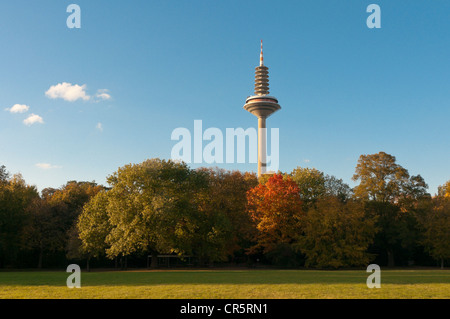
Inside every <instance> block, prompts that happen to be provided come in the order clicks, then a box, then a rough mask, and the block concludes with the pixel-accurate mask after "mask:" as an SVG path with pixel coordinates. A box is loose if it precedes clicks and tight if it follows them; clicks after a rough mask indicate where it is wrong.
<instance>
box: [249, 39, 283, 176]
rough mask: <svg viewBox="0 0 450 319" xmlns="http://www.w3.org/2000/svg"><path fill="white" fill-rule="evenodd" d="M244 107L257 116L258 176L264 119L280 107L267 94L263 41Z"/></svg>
mask: <svg viewBox="0 0 450 319" xmlns="http://www.w3.org/2000/svg"><path fill="white" fill-rule="evenodd" d="M244 109H245V110H246V111H248V112H250V113H252V114H253V115H255V116H256V117H257V118H258V177H260V176H261V175H262V174H264V173H266V166H267V162H266V156H267V150H266V147H267V134H266V119H267V118H268V117H269V116H270V115H272V114H273V113H274V112H276V111H278V110H279V109H281V106H280V105H278V100H277V99H276V98H275V97H273V96H270V95H269V68H268V67H267V66H265V65H264V57H263V43H262V40H261V54H260V56H259V66H257V67H256V68H255V95H253V96H249V97H248V98H247V100H246V101H245V105H244Z"/></svg>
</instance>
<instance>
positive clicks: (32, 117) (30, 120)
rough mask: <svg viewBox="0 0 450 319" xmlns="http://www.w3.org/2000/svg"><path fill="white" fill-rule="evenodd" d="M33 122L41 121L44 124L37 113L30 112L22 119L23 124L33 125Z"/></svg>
mask: <svg viewBox="0 0 450 319" xmlns="http://www.w3.org/2000/svg"><path fill="white" fill-rule="evenodd" d="M34 123H41V124H44V120H43V119H42V117H40V116H39V115H36V114H33V113H31V115H30V116H28V117H27V118H26V119H25V120H23V124H25V125H28V126H30V125H33V124H34Z"/></svg>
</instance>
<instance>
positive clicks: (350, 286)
mask: <svg viewBox="0 0 450 319" xmlns="http://www.w3.org/2000/svg"><path fill="white" fill-rule="evenodd" d="M368 275H370V274H369V273H366V272H365V271H364V270H351V271H347V270H340V271H314V270H162V271H102V272H95V271H92V272H89V273H88V272H83V271H82V273H81V288H80V289H76V288H73V289H69V288H67V287H66V279H67V277H68V276H69V274H68V273H66V272H64V271H51V272H25V271H16V272H11V271H5V272H0V299H1V298H14V299H15V298H33V299H35V298H39V299H40V298H56V299H59V298H77V299H78V298H89V299H92V298H103V299H107V298H162V299H177V298H183V299H195V298H206V299H209V298H239V299H241V298H242V299H251V298H264V299H276V298H290V299H291V298H293V299H300V298H389V299H391V298H445V299H449V298H450V271H449V270H383V269H382V270H381V288H380V289H376V288H373V289H369V288H367V286H366V280H367V277H368Z"/></svg>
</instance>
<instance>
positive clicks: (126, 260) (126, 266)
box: [125, 256, 128, 270]
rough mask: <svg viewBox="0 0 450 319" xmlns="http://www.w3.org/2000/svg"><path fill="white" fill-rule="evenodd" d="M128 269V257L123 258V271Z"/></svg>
mask: <svg viewBox="0 0 450 319" xmlns="http://www.w3.org/2000/svg"><path fill="white" fill-rule="evenodd" d="M127 268H128V256H125V270H127Z"/></svg>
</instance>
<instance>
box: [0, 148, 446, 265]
mask: <svg viewBox="0 0 450 319" xmlns="http://www.w3.org/2000/svg"><path fill="white" fill-rule="evenodd" d="M352 179H353V180H354V181H355V182H359V184H358V185H357V186H356V187H354V188H353V189H352V188H351V187H350V186H349V185H347V184H346V183H344V182H343V181H342V179H338V178H336V177H335V176H329V175H326V174H325V173H323V172H321V171H319V170H317V169H314V168H302V167H297V168H296V169H294V170H293V171H292V172H290V173H283V172H278V173H276V174H271V175H263V176H262V177H261V178H259V179H258V178H257V176H256V175H255V174H253V173H248V172H240V171H226V170H223V169H218V168H198V169H191V168H189V167H188V166H187V164H185V163H182V162H175V161H172V160H161V159H157V158H154V159H150V160H146V161H144V162H142V163H139V164H129V165H125V166H123V167H120V168H119V169H118V170H117V171H116V172H114V173H113V174H111V175H110V176H108V178H107V183H108V185H109V187H105V186H102V185H97V184H96V183H95V182H79V181H69V182H67V183H66V185H64V186H62V187H61V188H59V189H54V188H46V189H44V190H43V191H42V192H41V194H39V193H38V192H37V190H36V187H35V186H30V185H27V184H26V182H25V181H24V180H23V178H22V177H21V176H20V175H19V174H16V175H14V176H10V174H9V173H8V172H7V171H6V168H5V167H4V166H0V267H2V268H5V267H30V265H36V266H37V267H38V268H42V267H43V266H44V265H45V266H46V267H49V266H52V265H60V264H61V263H63V262H65V261H67V260H78V261H82V260H85V261H86V265H87V268H88V269H89V267H90V266H89V265H90V261H91V260H93V259H95V260H115V261H116V262H117V261H118V260H119V261H122V262H123V264H122V266H123V267H125V268H126V261H127V258H128V257H134V258H137V259H139V258H140V259H142V258H145V257H146V256H148V255H151V256H152V259H151V260H152V263H151V267H157V263H156V260H157V258H156V256H157V255H159V254H173V255H179V256H183V255H192V256H195V257H196V258H197V260H198V265H200V266H205V265H211V264H213V263H218V262H219V263H224V262H225V263H240V264H242V263H244V264H245V263H246V264H248V265H252V264H254V263H255V262H256V261H257V260H259V261H261V262H262V263H265V264H272V265H276V266H280V267H311V268H321V269H326V268H332V269H337V268H345V267H361V266H364V265H367V264H368V263H370V262H373V261H377V262H378V263H380V264H385V265H388V266H389V267H393V266H395V265H396V264H400V265H413V264H415V265H421V264H422V265H430V264H431V263H432V262H433V261H435V262H439V263H440V266H441V267H442V268H443V267H444V263H445V261H446V260H449V259H450V181H448V182H446V183H445V184H444V185H442V186H440V187H439V189H438V194H437V195H436V196H434V197H432V196H431V195H430V194H429V193H427V188H428V186H427V184H426V183H425V181H424V179H423V178H422V177H421V176H420V175H416V176H411V175H410V174H409V172H408V171H407V169H405V168H403V167H402V166H401V165H399V164H398V163H397V162H396V159H395V157H394V156H392V155H389V154H387V153H384V152H379V153H376V154H370V155H361V156H360V157H359V160H358V163H357V166H356V168H355V174H354V175H353V177H352Z"/></svg>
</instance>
